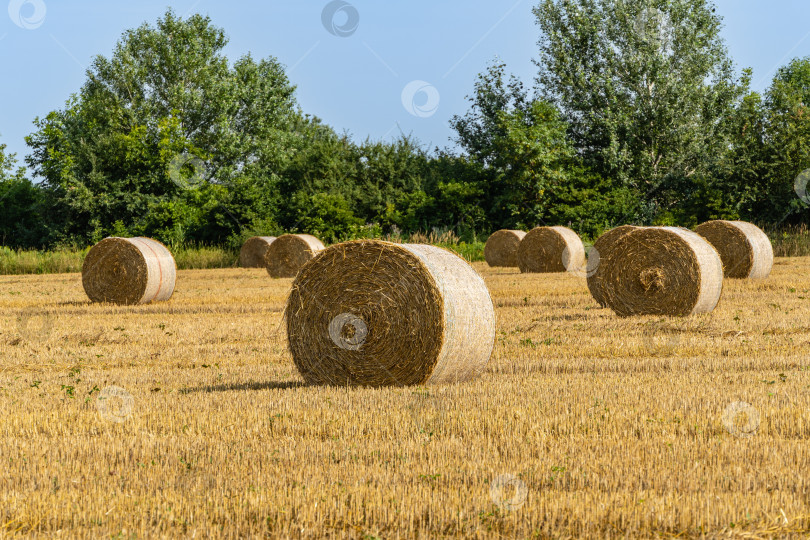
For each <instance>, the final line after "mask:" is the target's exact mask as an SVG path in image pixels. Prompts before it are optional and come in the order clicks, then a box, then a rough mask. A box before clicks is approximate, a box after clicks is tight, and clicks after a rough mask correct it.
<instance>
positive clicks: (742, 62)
mask: <svg viewBox="0 0 810 540" xmlns="http://www.w3.org/2000/svg"><path fill="white" fill-rule="evenodd" d="M536 2H537V0H519V1H516V0H503V1H492V0H489V1H484V0H468V1H464V2H462V1H453V2H450V1H443V0H432V1H427V0H409V1H404V0H388V1H381V0H377V1H371V0H346V1H344V2H343V3H342V4H340V3H338V4H333V3H330V2H329V1H328V0H267V1H262V2H247V1H230V2H227V3H225V2H213V1H209V0H198V1H197V0H186V1H182V2H167V1H166V0H162V1H153V0H139V1H137V2H127V3H123V2H111V1H105V2H102V1H82V0H71V1H69V2H68V1H66V0H60V1H57V0H11V2H9V3H8V9H5V7H6V6H5V3H6V0H2V4H0V6H2V7H3V8H4V9H0V59H2V60H1V62H2V63H1V64H0V66H2V73H3V77H2V81H3V82H2V84H0V103H2V106H1V107H0V142H2V143H6V144H7V145H8V147H9V150H10V151H12V152H16V153H17V154H18V158H21V157H22V156H24V155H25V154H26V153H27V151H28V149H27V147H26V145H25V142H24V140H23V138H24V137H25V135H27V134H29V133H30V132H31V131H32V130H33V125H32V120H33V119H34V118H35V117H36V116H44V115H46V114H47V113H48V112H49V111H51V110H54V109H57V108H61V107H62V106H63V104H64V102H65V100H66V99H67V98H68V97H69V95H70V94H71V93H73V92H76V91H77V90H78V89H79V88H80V87H81V85H82V83H83V82H84V79H85V67H86V66H87V65H89V63H90V62H91V59H92V58H93V57H94V56H95V55H97V54H103V55H105V56H108V55H109V54H110V52H111V51H112V48H113V46H114V45H115V42H116V41H117V40H118V39H119V37H120V35H121V33H122V32H123V31H124V30H125V29H127V28H131V27H134V26H138V25H140V24H141V23H143V22H150V23H153V22H154V21H155V20H156V19H157V18H159V17H160V16H161V15H162V14H163V12H164V11H165V10H166V8H167V7H169V6H171V7H172V8H173V9H174V10H175V12H177V13H178V14H181V15H183V14H189V13H193V12H199V13H203V14H208V15H210V16H211V18H212V19H213V21H214V23H215V24H217V25H218V26H221V27H223V28H224V29H225V31H226V32H227V34H228V36H229V38H230V44H229V46H228V48H227V50H226V54H227V55H228V57H229V58H231V59H232V60H233V59H236V58H237V57H239V56H241V55H243V54H246V53H248V52H250V53H252V54H253V56H254V57H266V56H275V57H276V58H278V59H279V60H280V61H281V62H282V63H283V64H285V65H286V66H287V67H288V73H289V76H290V79H291V80H292V81H293V83H295V84H296V85H297V86H298V94H297V96H298V100H299V103H300V105H301V106H302V108H303V110H304V111H305V112H307V113H310V114H314V115H317V116H319V117H321V118H322V119H323V120H324V121H325V122H327V123H328V124H330V125H331V126H333V127H334V128H335V129H336V130H337V131H339V132H342V131H344V130H345V131H348V132H349V133H351V134H352V135H353V136H354V137H355V138H356V139H358V140H362V139H365V138H366V137H370V138H372V139H383V138H384V139H391V138H393V137H395V136H397V135H398V134H399V133H400V131H402V132H404V133H407V134H412V135H414V136H416V137H417V138H418V139H419V140H420V141H421V142H422V144H423V145H425V146H427V147H429V148H432V147H435V146H447V145H451V144H452V143H451V142H450V137H451V136H452V131H451V129H450V127H449V125H448V121H449V119H450V118H451V117H452V116H453V115H454V114H463V113H464V112H465V111H466V110H467V107H468V105H467V102H466V100H465V96H467V95H469V93H470V92H471V90H472V87H473V83H474V81H475V76H476V74H477V73H478V72H480V71H481V70H482V69H483V68H484V67H485V66H486V65H487V63H488V62H490V61H491V60H493V59H494V58H495V57H496V56H497V57H499V58H500V59H501V60H502V61H504V62H505V63H506V64H507V65H508V69H509V70H510V71H511V72H513V73H515V74H516V75H518V76H520V77H521V78H522V79H523V80H524V82H526V83H527V84H532V82H533V78H534V75H535V71H536V68H535V67H534V65H533V64H532V58H533V57H535V56H536V50H537V46H536V42H537V37H538V30H537V27H536V26H535V24H534V18H533V16H532V14H531V8H532V6H533V5H535V4H536ZM327 6H329V7H331V11H332V12H334V16H332V17H329V16H327V17H326V20H327V22H331V23H332V24H324V10H325V8H327ZM717 10H718V13H719V14H720V15H721V16H722V17H723V19H724V24H725V28H724V31H723V35H724V38H725V39H726V42H727V44H728V47H729V50H730V53H731V56H732V57H733V58H734V60H735V62H736V64H737V66H738V68H742V67H752V68H753V69H754V87H755V89H759V90H761V89H764V88H765V87H767V86H768V83H769V81H770V79H771V77H772V76H773V72H774V70H775V69H776V68H777V67H778V66H779V65H782V64H784V63H785V62H787V61H788V60H789V59H790V58H793V57H796V56H805V55H810V27H808V25H807V24H806V21H807V20H808V19H810V2H807V1H806V0H801V1H799V0H781V1H780V0H774V1H772V2H764V1H762V0H718V1H717ZM327 15H328V13H327ZM355 23H356V24H355ZM26 27H28V28H26ZM341 34H345V35H341Z"/></svg>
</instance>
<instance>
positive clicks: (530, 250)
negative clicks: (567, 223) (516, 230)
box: [518, 227, 585, 273]
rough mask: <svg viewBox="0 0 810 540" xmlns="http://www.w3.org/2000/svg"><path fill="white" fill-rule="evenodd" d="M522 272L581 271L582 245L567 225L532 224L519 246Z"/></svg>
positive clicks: (519, 263)
mask: <svg viewBox="0 0 810 540" xmlns="http://www.w3.org/2000/svg"><path fill="white" fill-rule="evenodd" d="M518 267H519V268H520V271H521V272H542V273H548V272H566V271H571V272H581V271H582V270H584V269H585V246H584V245H583V244H582V240H581V239H580V238H579V236H578V235H577V233H575V232H574V231H572V230H571V229H569V228H567V227H535V228H534V229H532V230H531V231H529V232H528V233H527V234H526V236H524V237H523V240H521V241H520V246H518Z"/></svg>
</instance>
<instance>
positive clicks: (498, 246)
mask: <svg viewBox="0 0 810 540" xmlns="http://www.w3.org/2000/svg"><path fill="white" fill-rule="evenodd" d="M524 236H526V233H525V232H523V231H512V230H509V229H501V230H500V231H496V232H494V233H492V235H491V236H490V237H489V238H488V239H487V243H486V245H485V246H484V258H485V259H486V260H487V264H488V265H490V266H506V267H511V268H514V267H517V265H518V261H517V250H518V246H519V245H520V241H521V240H523V237H524Z"/></svg>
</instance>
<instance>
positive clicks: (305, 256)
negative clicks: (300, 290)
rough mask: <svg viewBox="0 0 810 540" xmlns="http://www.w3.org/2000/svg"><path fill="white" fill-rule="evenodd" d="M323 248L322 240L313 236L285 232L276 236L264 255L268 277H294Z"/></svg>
mask: <svg viewBox="0 0 810 540" xmlns="http://www.w3.org/2000/svg"><path fill="white" fill-rule="evenodd" d="M323 249H324V245H323V242H321V241H320V240H318V239H317V238H315V237H314V236H310V235H308V234H285V235H284V236H279V237H278V238H276V240H275V241H274V242H273V243H272V244H270V247H269V248H267V252H266V253H265V255H264V266H265V268H267V273H268V274H270V277H274V278H291V277H295V276H297V275H298V271H299V270H300V269H301V267H302V266H304V264H306V263H307V262H309V261H310V260H312V258H313V257H314V256H315V255H317V254H318V252H320V251H322V250H323Z"/></svg>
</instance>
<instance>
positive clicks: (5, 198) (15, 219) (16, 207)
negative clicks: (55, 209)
mask: <svg viewBox="0 0 810 540" xmlns="http://www.w3.org/2000/svg"><path fill="white" fill-rule="evenodd" d="M42 202H43V193H42V190H40V189H39V188H38V187H37V186H35V185H34V184H32V183H31V181H30V180H29V179H27V178H26V177H25V169H24V168H23V167H18V166H17V159H16V156H15V155H14V154H9V153H7V152H6V145H5V144H0V204H1V205H2V208H3V212H2V213H0V245H3V246H8V247H13V248H38V247H42V246H43V245H44V243H45V241H46V240H47V236H48V233H49V231H48V228H47V225H46V223H45V219H44V217H45V216H44V215H43V212H42Z"/></svg>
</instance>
